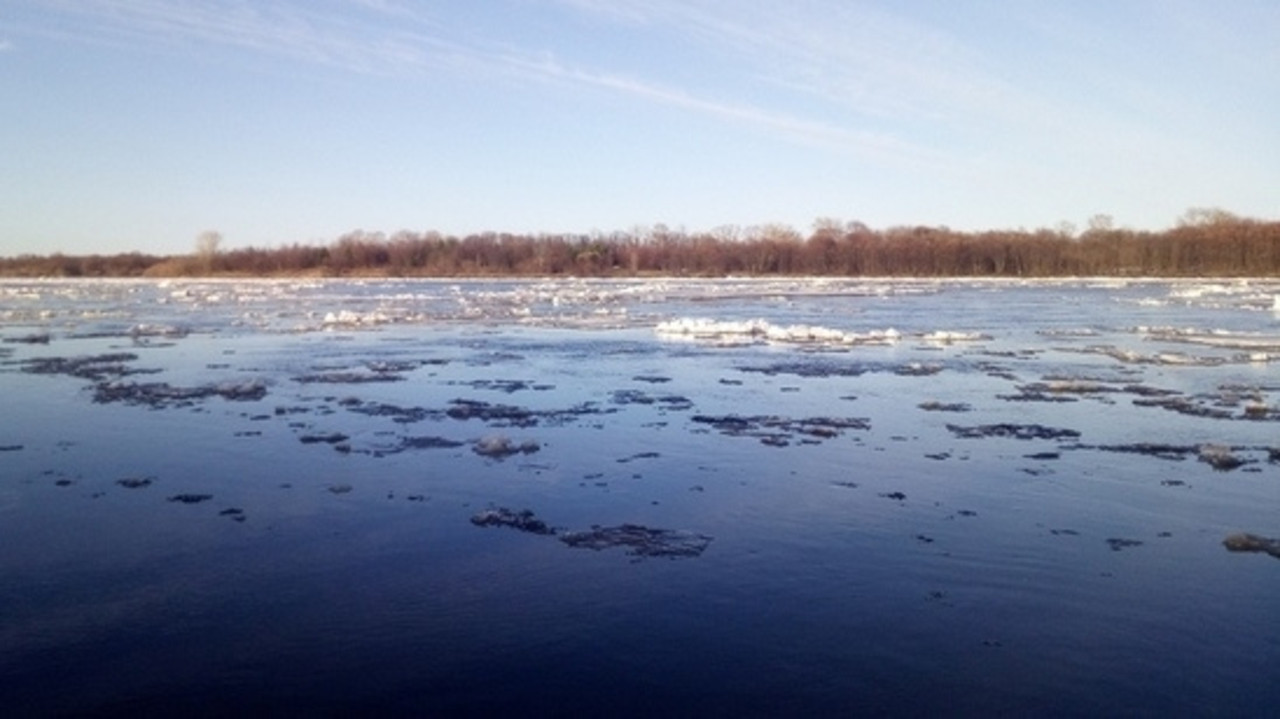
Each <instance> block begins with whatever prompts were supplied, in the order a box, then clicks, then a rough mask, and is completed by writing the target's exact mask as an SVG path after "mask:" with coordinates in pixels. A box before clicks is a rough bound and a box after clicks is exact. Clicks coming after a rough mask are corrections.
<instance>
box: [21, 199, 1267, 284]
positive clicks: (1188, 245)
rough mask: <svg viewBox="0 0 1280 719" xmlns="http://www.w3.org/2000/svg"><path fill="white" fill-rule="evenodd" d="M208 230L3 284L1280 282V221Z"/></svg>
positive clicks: (1202, 217)
mask: <svg viewBox="0 0 1280 719" xmlns="http://www.w3.org/2000/svg"><path fill="white" fill-rule="evenodd" d="M220 240H221V237H220V236H219V235H217V233H203V234H202V235H201V236H200V238H198V242H197V249H196V251H195V252H193V253H191V254H184V255H150V254H143V253H140V252H129V253H120V254H114V255H97V254H95V255H64V254H61V253H54V254H50V255H30V254H28V255H20V256H16V257H8V258H0V277H157V278H166V277H168V278H178V277H440V278H451V277H458V278H463V277H475V278H501V277H522V278H529V277H559V276H564V277H618V278H624V277H654V276H662V277H672V276H688V277H724V276H730V275H732V276H831V277H1079V276H1093V277H1271V276H1280V222H1272V221H1264V220H1255V219H1248V218H1241V217H1237V216H1235V215H1231V214H1229V213H1225V212H1222V211H1196V212H1189V213H1188V217H1187V219H1185V220H1183V221H1180V222H1179V223H1178V225H1177V226H1176V227H1173V228H1171V229H1168V230H1164V231H1160V232H1150V231H1137V230H1130V229H1123V228H1120V229H1117V228H1113V227H1111V226H1110V223H1109V221H1096V222H1092V223H1091V226H1090V228H1089V229H1088V230H1086V231H1084V232H1081V233H1076V232H1075V231H1074V230H1073V229H1072V228H1070V227H1063V228H1059V229H1057V230H1049V229H1039V230H1021V229H1019V230H991V231H982V232H960V231H955V230H951V229H948V228H946V227H924V226H918V227H894V228H890V229H886V230H873V229H871V228H869V227H867V226H865V225H863V224H861V223H858V222H851V223H843V224H842V223H837V222H834V221H827V222H822V221H820V222H818V223H815V227H814V229H813V231H812V232H811V233H810V234H809V235H808V236H807V237H805V236H802V235H801V234H800V233H798V232H796V231H795V230H793V229H790V228H787V227H782V226H764V227H753V228H745V229H744V228H736V227H723V228H719V229H717V230H715V231H712V232H704V233H694V234H687V233H685V232H682V231H674V230H670V229H667V228H665V227H663V226H661V225H659V226H657V227H655V228H652V229H648V230H644V231H636V232H612V233H591V234H511V233H496V232H486V233H480V234H472V235H467V236H465V237H456V236H451V235H442V234H440V233H438V232H422V233H417V232H408V231H402V232H397V233H395V234H391V235H387V234H384V233H367V232H354V233H348V234H346V235H343V236H341V237H339V238H338V239H336V240H334V241H333V242H331V243H329V244H326V245H304V244H297V243H295V244H291V245H286V246H281V247H275V248H269V249H267V248H255V247H248V248H236V249H229V250H220V249H219V244H220Z"/></svg>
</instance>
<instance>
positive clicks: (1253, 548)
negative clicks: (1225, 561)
mask: <svg viewBox="0 0 1280 719" xmlns="http://www.w3.org/2000/svg"><path fill="white" fill-rule="evenodd" d="M1222 546H1224V547H1226V548H1227V551H1228V552H1263V553H1265V554H1270V555H1271V556H1273V557H1275V558H1277V559H1280V539H1273V538H1271V537H1261V536H1258V535H1256V534H1249V533H1247V532H1240V533H1237V534H1229V535H1227V538H1226V539H1224V540H1222Z"/></svg>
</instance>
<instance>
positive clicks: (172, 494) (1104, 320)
mask: <svg viewBox="0 0 1280 719" xmlns="http://www.w3.org/2000/svg"><path fill="white" fill-rule="evenodd" d="M1277 293H1280V283H1277V282H1274V281H1264V280H1247V281H1246V280H1241V281H1231V282H1208V281H1193V280H1184V281H1176V282H1174V281H1155V280H1144V281H1110V280H1070V281H1067V280H1064V281H1043V282H1007V281H1000V282H997V281H966V282H951V281H901V280H894V281H889V280H883V281H869V280H823V279H799V280H745V279H744V280H716V281H709V280H647V281H557V282H527V281H509V282H506V281H504V282H480V281H475V282H442V281H393V280H388V281H314V282H313V281H305V282H304V281H247V280H246V281H181V282H143V281H123V280H121V281H17V280H8V281H3V282H0V338H3V340H4V342H3V344H0V396H2V397H3V398H4V400H3V409H2V410H0V577H3V582H2V583H0V696H3V697H5V704H6V713H9V712H14V714H11V715H47V714H58V713H76V714H93V713H100V714H115V713H129V714H131V715H148V714H150V715H175V714H183V713H205V714H229V713H243V712H246V711H259V712H261V711H266V712H271V713H275V714H305V715H308V716H316V715H325V714H350V713H354V712H356V711H360V712H381V713H392V714H414V715H440V714H452V715H457V714H494V713H499V712H504V713H513V712H520V713H526V714H531V715H582V714H584V713H588V712H594V713H608V714H610V715H672V714H676V715H689V714H694V713H697V714H705V715H713V716H714V715H734V716H742V715H766V716H767V715H799V714H811V715H849V714H852V713H875V714H891V715H934V714H944V713H945V714H952V715H966V714H967V715H991V714H993V713H1016V714H1021V715H1027V714H1036V715H1084V714H1088V715H1099V714H1107V715H1118V714H1123V715H1153V716H1154V715H1159V716H1166V715H1170V714H1177V715H1188V714H1192V715H1200V714H1224V715H1263V714H1270V713H1272V712H1273V711H1274V709H1273V707H1274V705H1275V704H1276V703H1277V701H1278V700H1280V685H1278V684H1277V683H1276V682H1275V681H1274V672H1273V667H1275V666H1276V665H1277V660H1278V659H1280V620H1277V618H1276V612H1275V598H1276V596H1277V594H1278V593H1280V561H1277V559H1276V558H1275V557H1273V556H1270V555H1268V554H1267V553H1266V552H1232V551H1228V549H1227V547H1226V546H1224V539H1227V538H1228V537H1229V536H1231V535H1234V534H1238V533H1243V532H1247V533H1252V534H1254V535H1258V537H1261V538H1266V537H1275V536H1280V511H1277V510H1278V509H1280V431H1278V430H1280V373H1278V372H1277V369H1276V367H1277V364H1276V363H1277V362H1278V361H1280V315H1278V314H1277V312H1276V310H1275V309H1274V308H1275V307H1276V303H1275V300H1274V299H1273V298H1274V297H1275V296H1276V295H1277ZM1259 541H1261V540H1259ZM1266 546H1267V545H1266V544H1265V542H1262V543H1261V544H1258V545H1257V546H1255V547H1253V548H1263V549H1265V548H1266ZM1278 551H1280V550H1278Z"/></svg>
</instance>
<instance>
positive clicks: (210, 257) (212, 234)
mask: <svg viewBox="0 0 1280 719" xmlns="http://www.w3.org/2000/svg"><path fill="white" fill-rule="evenodd" d="M221 244H222V233H221V232H218V231H217V230H205V231H204V232H201V233H200V234H199V235H196V259H197V260H199V261H200V269H201V270H202V271H204V272H205V273H209V272H212V271H213V261H214V258H216V257H217V256H218V246H219V245H221Z"/></svg>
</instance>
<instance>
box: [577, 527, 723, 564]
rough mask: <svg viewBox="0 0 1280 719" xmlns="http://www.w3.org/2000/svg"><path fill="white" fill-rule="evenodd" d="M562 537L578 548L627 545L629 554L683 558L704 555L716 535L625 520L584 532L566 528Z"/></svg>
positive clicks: (603, 547) (598, 549)
mask: <svg viewBox="0 0 1280 719" xmlns="http://www.w3.org/2000/svg"><path fill="white" fill-rule="evenodd" d="M560 541H561V542H564V543H565V544H567V545H569V546H570V547H575V548H578V549H593V550H596V551H600V550H603V549H612V548H614V547H625V548H626V549H627V554H630V555H632V556H637V557H667V558H670V559H680V558H692V557H698V556H701V555H702V553H703V552H704V551H706V549H707V547H708V546H709V545H710V544H711V541H712V537H710V536H708V535H705V534H698V533H696V532H687V531H683V530H676V529H654V528H651V527H646V526H644V525H640V524H621V525H618V526H616V527H601V526H593V527H592V528H591V529H589V530H586V531H582V532H565V533H563V534H561V535H560Z"/></svg>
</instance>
